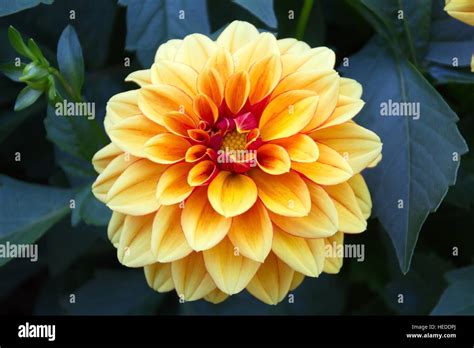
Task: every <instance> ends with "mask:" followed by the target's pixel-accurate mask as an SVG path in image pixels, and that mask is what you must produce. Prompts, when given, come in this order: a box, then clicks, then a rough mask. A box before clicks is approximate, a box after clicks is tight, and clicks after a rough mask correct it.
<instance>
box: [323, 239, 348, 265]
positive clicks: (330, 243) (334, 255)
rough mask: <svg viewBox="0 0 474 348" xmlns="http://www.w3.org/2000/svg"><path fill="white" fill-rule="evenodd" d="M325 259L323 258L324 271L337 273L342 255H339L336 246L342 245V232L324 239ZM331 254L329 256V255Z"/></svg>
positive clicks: (342, 259)
mask: <svg viewBox="0 0 474 348" xmlns="http://www.w3.org/2000/svg"><path fill="white" fill-rule="evenodd" d="M324 244H325V246H324V249H325V252H326V253H325V254H326V259H325V260H324V269H323V271H324V273H329V274H336V273H339V271H340V269H341V267H342V263H343V261H344V257H343V255H339V251H338V248H340V247H342V246H344V233H342V232H337V233H336V234H335V235H334V236H332V237H328V238H325V239H324ZM329 255H331V256H329Z"/></svg>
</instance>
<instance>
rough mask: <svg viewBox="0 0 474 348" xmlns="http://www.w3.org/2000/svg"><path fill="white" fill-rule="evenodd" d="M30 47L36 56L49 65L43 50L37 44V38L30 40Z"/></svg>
mask: <svg viewBox="0 0 474 348" xmlns="http://www.w3.org/2000/svg"><path fill="white" fill-rule="evenodd" d="M28 48H29V49H30V51H31V52H32V53H33V54H34V55H35V57H37V58H38V59H39V60H40V62H41V63H42V64H44V65H46V66H48V65H49V64H48V61H47V60H46V58H45V57H44V55H43V52H41V49H40V48H39V46H38V45H37V44H36V42H35V40H33V39H29V40H28Z"/></svg>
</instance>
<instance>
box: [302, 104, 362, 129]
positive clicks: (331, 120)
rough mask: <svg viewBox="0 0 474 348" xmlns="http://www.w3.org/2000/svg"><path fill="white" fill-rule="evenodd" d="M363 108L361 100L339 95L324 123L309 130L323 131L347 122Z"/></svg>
mask: <svg viewBox="0 0 474 348" xmlns="http://www.w3.org/2000/svg"><path fill="white" fill-rule="evenodd" d="M363 107H364V102H363V101H362V100H360V99H353V98H349V97H346V96H343V95H340V96H339V98H338V100H337V104H336V108H335V109H334V111H333V112H332V114H331V116H329V117H328V119H327V120H326V121H325V122H324V123H322V124H318V125H317V127H313V128H311V130H314V129H316V128H318V129H323V128H327V127H332V126H336V125H338V124H341V123H344V122H347V121H349V120H351V119H352V118H353V117H354V116H355V115H357V114H358V113H359V111H360V110H361V109H362V108H363ZM308 130H309V129H308Z"/></svg>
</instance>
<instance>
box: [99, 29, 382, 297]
mask: <svg viewBox="0 0 474 348" xmlns="http://www.w3.org/2000/svg"><path fill="white" fill-rule="evenodd" d="M334 63H335V55H334V52H333V51H331V50H330V49H328V48H326V47H318V48H310V47H309V46H308V45H307V44H306V43H304V42H301V41H297V40H295V39H282V40H277V39H276V38H275V36H274V35H272V34H270V33H259V32H258V30H257V29H256V28H255V27H254V26H252V25H251V24H249V23H246V22H239V21H236V22H233V23H231V24H230V25H229V26H228V27H227V28H226V29H225V30H224V31H223V32H222V34H221V35H220V36H219V37H218V39H217V40H216V41H212V40H211V39H209V38H208V37H206V36H203V35H200V34H193V35H189V36H187V37H185V38H184V39H183V40H170V41H168V42H167V43H165V44H163V45H161V46H160V47H159V49H158V51H157V53H156V57H155V62H154V64H153V65H152V67H151V68H150V69H148V70H141V71H137V72H134V73H132V74H131V75H130V76H129V77H128V78H127V81H133V82H135V83H137V84H138V85H139V86H140V88H139V89H135V90H131V91H128V92H124V93H120V94H117V95H115V96H114V97H112V98H111V99H110V101H109V102H108V104H107V114H106V117H105V122H104V123H105V129H106V131H107V134H108V136H109V137H110V139H111V143H110V144H109V145H107V146H106V147H104V148H103V149H101V150H100V151H99V152H98V153H97V154H96V155H95V156H94V159H93V164H94V167H95V169H96V170H97V172H98V173H100V175H99V176H98V177H97V180H96V181H95V182H94V184H93V192H94V195H95V196H96V197H97V198H98V199H99V200H100V201H102V202H104V203H105V204H107V206H108V207H109V208H110V209H112V211H113V215H112V218H111V220H110V223H109V227H108V235H109V238H110V240H111V242H112V243H113V245H114V246H115V247H116V248H117V255H118V259H119V261H120V262H121V263H122V264H123V265H125V266H128V267H144V269H145V276H146V279H147V281H148V284H149V285H150V286H151V287H152V288H153V289H155V290H156V291H159V292H164V291H170V290H172V289H175V290H176V292H177V293H178V295H179V296H180V297H181V298H182V299H183V300H186V301H194V300H198V299H201V298H205V299H206V300H208V301H210V302H213V303H218V302H221V301H223V300H225V299H226V298H227V297H228V296H229V295H233V294H237V293H239V292H241V291H242V290H244V289H247V290H248V291H249V292H250V293H251V294H253V295H254V296H255V297H257V298H258V299H260V300H261V301H263V302H265V303H268V304H276V303H278V302H280V301H282V299H283V298H284V297H285V296H286V294H287V293H288V292H289V291H290V290H292V289H294V288H295V287H297V286H298V285H299V284H300V283H301V282H302V280H303V278H304V276H309V277H318V276H319V274H321V272H327V273H337V272H338V271H339V269H340V268H341V266H342V258H341V257H340V256H339V257H338V256H337V255H336V256H331V255H328V253H327V251H328V250H331V249H332V248H335V247H336V246H338V245H341V244H342V243H343V239H344V234H345V233H360V232H363V231H364V230H365V229H366V226H367V223H366V219H367V218H368V217H369V215H370V211H371V206H372V204H371V199H370V194H369V191H368V189H367V186H366V184H365V182H364V179H363V178H362V176H361V174H360V172H361V171H362V170H363V169H365V168H366V167H371V166H374V165H376V164H377V162H378V161H379V160H380V159H381V148H382V144H381V142H380V139H379V137H378V136H377V135H376V134H374V133H373V132H371V131H370V130H367V129H365V128H363V127H361V126H359V125H357V124H356V123H355V122H354V121H352V118H353V117H354V116H355V115H356V114H357V113H358V112H359V111H360V110H361V108H362V107H363V105H364V102H363V101H362V100H361V99H360V98H361V95H362V87H361V86H360V84H358V83H357V82H356V81H354V80H351V79H348V78H341V77H339V75H338V73H337V72H336V71H335V70H334Z"/></svg>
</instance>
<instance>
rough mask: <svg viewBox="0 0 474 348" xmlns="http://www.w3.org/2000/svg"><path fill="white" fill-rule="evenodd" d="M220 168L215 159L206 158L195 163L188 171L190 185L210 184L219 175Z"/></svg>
mask: <svg viewBox="0 0 474 348" xmlns="http://www.w3.org/2000/svg"><path fill="white" fill-rule="evenodd" d="M217 173H218V169H217V166H216V164H215V163H214V162H213V161H210V160H205V161H201V162H199V163H197V164H196V165H194V166H193V167H192V168H191V170H190V171H189V173H188V184H189V185H190V186H193V187H194V186H204V185H207V184H209V183H210V182H211V181H212V179H213V178H214V177H215V176H216V175H217Z"/></svg>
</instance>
